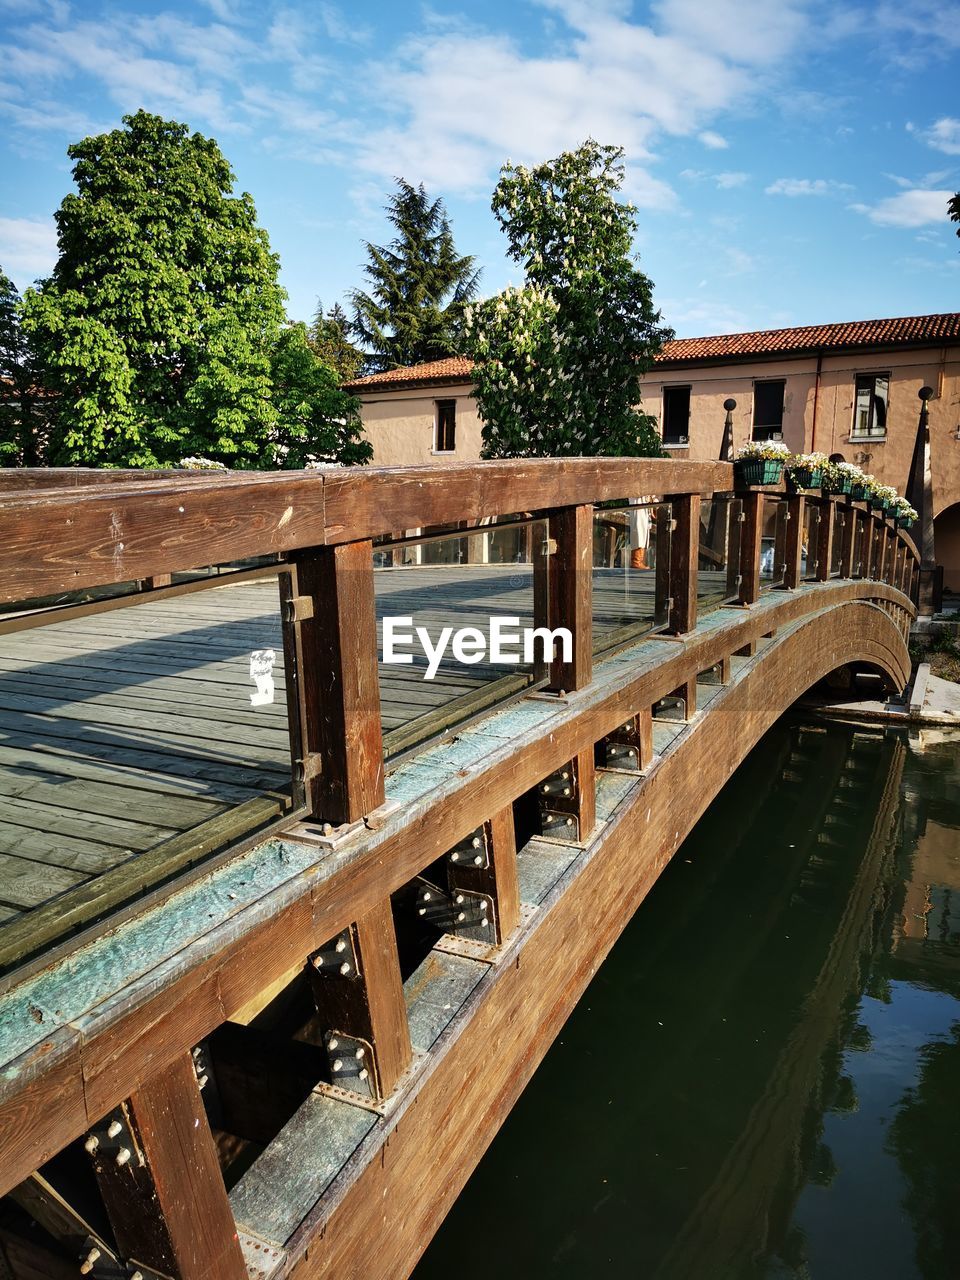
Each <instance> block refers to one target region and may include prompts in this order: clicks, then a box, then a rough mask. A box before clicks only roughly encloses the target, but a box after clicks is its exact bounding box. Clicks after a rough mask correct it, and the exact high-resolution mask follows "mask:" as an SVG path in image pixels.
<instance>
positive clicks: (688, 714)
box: [673, 676, 697, 720]
mask: <svg viewBox="0 0 960 1280" xmlns="http://www.w3.org/2000/svg"><path fill="white" fill-rule="evenodd" d="M673 693H674V696H675V697H677V698H682V699H683V711H684V719H686V720H692V719H693V717H694V716H695V715H696V714H697V677H696V676H691V677H690V679H689V680H684V682H683V684H681V685H678V686H677V688H676V689H674V691H673Z"/></svg>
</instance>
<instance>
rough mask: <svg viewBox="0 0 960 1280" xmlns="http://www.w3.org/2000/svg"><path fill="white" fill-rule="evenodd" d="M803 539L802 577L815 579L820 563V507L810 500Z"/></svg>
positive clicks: (806, 507)
mask: <svg viewBox="0 0 960 1280" xmlns="http://www.w3.org/2000/svg"><path fill="white" fill-rule="evenodd" d="M803 522H804V525H803V539H802V543H801V550H800V577H801V578H804V579H808V580H809V579H813V578H816V576H817V570H818V568H819V565H820V555H819V553H820V507H819V505H818V504H817V503H815V502H808V503H806V504H805V506H804V512H803Z"/></svg>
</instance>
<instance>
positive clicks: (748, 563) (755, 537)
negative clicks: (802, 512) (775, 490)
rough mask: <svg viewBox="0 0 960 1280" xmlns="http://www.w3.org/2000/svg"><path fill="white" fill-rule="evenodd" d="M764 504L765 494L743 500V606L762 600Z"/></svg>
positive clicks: (754, 494) (751, 494) (741, 577)
mask: <svg viewBox="0 0 960 1280" xmlns="http://www.w3.org/2000/svg"><path fill="white" fill-rule="evenodd" d="M763 502H764V496H763V494H762V493H757V492H751V493H748V494H746V495H745V497H744V499H743V533H742V536H741V539H740V602H741V604H756V602H757V601H758V600H759V599H760V550H761V547H762V545H763Z"/></svg>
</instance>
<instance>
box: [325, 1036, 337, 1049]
mask: <svg viewBox="0 0 960 1280" xmlns="http://www.w3.org/2000/svg"><path fill="white" fill-rule="evenodd" d="M339 1043H340V1041H339V1040H338V1039H337V1037H336V1036H331V1037H330V1039H329V1040H328V1041H327V1048H328V1049H336V1047H337V1045H338V1044H339Z"/></svg>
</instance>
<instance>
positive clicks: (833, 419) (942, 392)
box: [350, 313, 960, 590]
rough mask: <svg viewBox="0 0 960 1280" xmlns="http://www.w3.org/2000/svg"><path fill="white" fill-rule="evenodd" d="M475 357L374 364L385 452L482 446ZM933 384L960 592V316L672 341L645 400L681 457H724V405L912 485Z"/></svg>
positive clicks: (941, 537)
mask: <svg viewBox="0 0 960 1280" xmlns="http://www.w3.org/2000/svg"><path fill="white" fill-rule="evenodd" d="M470 371H471V364H470V361H469V360H467V359H465V358H463V357H461V356H457V357H453V358H451V359H449V360H438V361H434V362H433V363H431V364H425V365H416V366H413V367H411V368H407V369H393V370H390V371H389V372H387V373H381V374H374V375H372V376H371V377H368V378H361V379H360V380H358V381H357V382H354V383H352V384H350V389H351V390H353V391H354V392H355V393H356V394H357V395H359V396H360V398H361V401H362V405H363V409H362V413H363V421H364V426H365V428H366V431H367V435H368V438H369V439H370V442H371V443H372V445H373V449H374V461H375V462H378V463H382V464H390V463H414V462H419V463H438V462H444V461H458V462H460V461H469V460H471V459H474V458H478V457H479V456H480V444H481V434H480V432H481V426H482V424H481V422H480V418H479V415H478V414H477V410H476V405H475V403H474V401H473V400H472V398H471V391H472V383H471V380H470ZM923 386H929V387H932V388H933V393H934V394H933V397H932V398H931V400H930V401H929V421H930V449H931V468H932V473H933V509H934V516H935V529H936V550H937V560H938V562H939V563H941V564H942V565H943V566H944V571H945V585H946V587H947V588H948V589H953V590H960V313H951V314H947V315H929V316H902V317H898V318H895V319H889V320H860V321H854V322H851V323H844V324H826V325H808V326H804V327H801V328H792V329H767V330H762V331H759V332H755V333H736V334H726V335H722V336H717V337H706V338H679V339H676V340H675V341H673V342H668V343H667V344H666V346H665V347H664V349H663V350H662V351H661V352H660V354H659V355H658V357H657V358H656V361H655V362H654V366H653V368H652V369H651V370H650V372H649V373H648V374H647V375H646V377H645V378H644V382H643V405H644V408H645V409H646V411H647V412H648V413H651V414H653V415H654V416H655V417H656V418H657V420H658V422H659V424H660V431H661V435H662V437H663V443H664V447H665V448H666V449H667V450H669V452H670V453H671V454H672V455H674V456H675V457H678V458H692V459H709V458H717V457H719V456H720V449H721V445H722V441H723V430H724V418H725V410H724V402H725V401H726V400H728V399H733V400H735V401H736V408H735V409H734V411H733V436H734V446H735V447H737V446H739V445H740V444H742V443H743V442H744V441H745V440H748V439H751V438H753V439H763V438H774V439H782V440H783V441H784V442H785V443H786V444H787V446H788V447H789V448H790V449H791V450H793V451H794V452H797V453H799V452H812V451H814V450H818V451H820V452H822V453H826V454H828V455H830V456H832V457H837V458H839V457H842V458H844V459H846V460H847V461H848V462H855V463H857V465H858V466H861V467H862V468H863V469H864V470H865V471H867V472H870V473H871V474H873V475H875V476H876V477H877V478H878V479H879V480H881V481H882V482H883V483H885V484H891V485H894V486H895V487H896V488H897V489H898V490H899V491H900V492H901V493H902V492H904V491H905V489H906V485H907V476H908V473H909V470H910V462H911V458H912V456H913V448H914V443H915V440H916V434H917V419H918V413H919V408H920V401H919V399H918V397H917V393H918V392H919V390H920V388H921V387H923Z"/></svg>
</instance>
